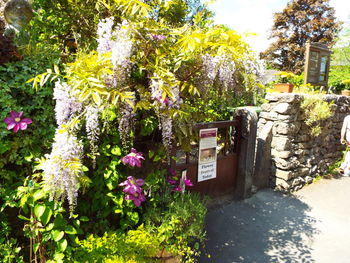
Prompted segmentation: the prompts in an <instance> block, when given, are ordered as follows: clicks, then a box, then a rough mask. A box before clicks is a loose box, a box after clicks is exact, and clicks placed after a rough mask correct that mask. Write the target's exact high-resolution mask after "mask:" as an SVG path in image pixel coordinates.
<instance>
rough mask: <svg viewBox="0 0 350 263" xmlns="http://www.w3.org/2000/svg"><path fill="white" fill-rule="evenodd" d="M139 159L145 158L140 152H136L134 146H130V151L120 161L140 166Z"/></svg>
mask: <svg viewBox="0 0 350 263" xmlns="http://www.w3.org/2000/svg"><path fill="white" fill-rule="evenodd" d="M141 160H145V158H144V157H143V155H142V153H141V152H137V151H136V150H135V149H134V148H132V149H131V153H129V154H128V155H126V156H124V157H123V158H122V163H123V164H125V165H127V164H128V165H130V166H133V167H135V166H137V167H141Z"/></svg>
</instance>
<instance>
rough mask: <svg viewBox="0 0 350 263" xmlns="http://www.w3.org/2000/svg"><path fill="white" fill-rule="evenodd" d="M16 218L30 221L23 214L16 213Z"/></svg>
mask: <svg viewBox="0 0 350 263" xmlns="http://www.w3.org/2000/svg"><path fill="white" fill-rule="evenodd" d="M18 218H19V219H22V220H26V221H30V219H29V218H28V217H25V216H22V215H18Z"/></svg>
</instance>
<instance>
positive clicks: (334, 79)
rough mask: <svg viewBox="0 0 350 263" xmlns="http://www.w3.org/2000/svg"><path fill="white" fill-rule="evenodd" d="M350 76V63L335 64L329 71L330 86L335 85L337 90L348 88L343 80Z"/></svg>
mask: <svg viewBox="0 0 350 263" xmlns="http://www.w3.org/2000/svg"><path fill="white" fill-rule="evenodd" d="M349 76H350V66H349V65H338V66H336V65H334V66H331V67H330V71H329V81H328V83H329V86H331V87H334V88H335V90H336V91H338V92H339V91H341V90H344V89H346V85H345V84H344V83H343V82H342V81H343V80H345V79H348V78H349Z"/></svg>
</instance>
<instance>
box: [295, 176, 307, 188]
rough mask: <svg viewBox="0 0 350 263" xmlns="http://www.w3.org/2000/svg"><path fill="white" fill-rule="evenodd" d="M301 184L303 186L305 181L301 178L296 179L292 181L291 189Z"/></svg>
mask: <svg viewBox="0 0 350 263" xmlns="http://www.w3.org/2000/svg"><path fill="white" fill-rule="evenodd" d="M301 184H305V180H304V178H302V177H298V178H296V179H294V180H292V187H295V186H298V185H301Z"/></svg>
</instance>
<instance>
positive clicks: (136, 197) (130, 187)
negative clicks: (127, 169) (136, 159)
mask: <svg viewBox="0 0 350 263" xmlns="http://www.w3.org/2000/svg"><path fill="white" fill-rule="evenodd" d="M144 183H145V181H144V180H143V179H135V178H134V177H133V176H128V178H127V180H125V181H124V182H122V183H120V184H119V186H124V189H123V192H124V193H126V196H125V198H124V199H125V200H132V201H134V204H135V205H136V206H137V207H139V206H140V205H141V203H142V202H143V201H145V200H146V197H145V195H144V194H143V191H142V188H141V186H142V185H143V184H144Z"/></svg>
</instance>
